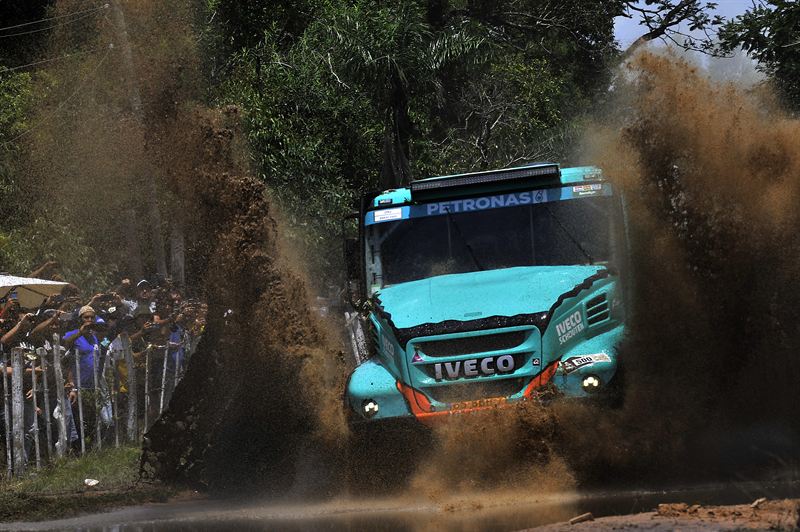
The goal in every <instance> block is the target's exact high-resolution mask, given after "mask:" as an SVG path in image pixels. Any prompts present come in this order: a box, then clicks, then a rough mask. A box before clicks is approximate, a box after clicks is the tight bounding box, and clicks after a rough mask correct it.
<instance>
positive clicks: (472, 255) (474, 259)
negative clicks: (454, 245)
mask: <svg viewBox="0 0 800 532" xmlns="http://www.w3.org/2000/svg"><path fill="white" fill-rule="evenodd" d="M445 212H446V213H447V220H448V221H450V222H451V223H452V224H453V227H455V228H456V234H457V235H458V237H459V238H460V239H461V241H462V242H463V243H464V247H466V248H467V253H469V256H470V258H471V259H472V262H474V263H475V267H476V268H478V271H480V272H482V271H484V270H485V269H486V268H484V267H483V266H481V263H480V262H478V257H476V256H475V252H474V251H473V250H472V246H470V245H469V242H468V241H467V239H466V238H465V237H464V233H462V232H461V228H460V227H459V226H458V224H457V223H456V221H455V220H454V219H453V216H452V214H451V213H450V209H448V208H446V207H445Z"/></svg>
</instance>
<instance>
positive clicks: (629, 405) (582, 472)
mask: <svg viewBox="0 0 800 532" xmlns="http://www.w3.org/2000/svg"><path fill="white" fill-rule="evenodd" d="M580 151H581V156H580V158H581V159H582V162H584V163H587V164H595V165H597V166H600V167H602V168H603V169H604V171H605V172H606V174H607V175H608V176H610V177H611V179H612V180H613V181H614V184H615V186H616V187H617V188H618V190H620V191H621V192H622V193H623V194H624V195H625V199H626V208H627V216H628V218H629V230H628V231H629V234H628V235H627V238H629V241H630V244H631V252H632V253H631V255H632V256H631V260H630V264H628V265H625V267H624V268H623V273H624V274H625V275H627V276H628V278H629V279H630V280H631V281H632V284H631V288H632V290H631V297H630V298H629V305H630V308H629V310H630V315H629V332H628V335H627V339H626V340H625V342H624V343H623V345H621V346H620V357H621V360H622V363H623V371H624V379H625V400H624V403H623V405H622V407H620V408H618V409H607V408H601V407H599V406H592V405H587V404H575V403H570V402H555V403H553V404H551V405H550V406H549V407H547V408H545V409H542V408H541V407H535V406H534V405H526V409H525V410H523V411H522V412H519V411H517V412H514V413H513V414H511V415H510V416H509V414H507V413H505V412H496V413H492V414H490V415H487V416H484V417H482V418H479V419H471V420H468V421H467V422H466V423H463V424H461V423H459V424H457V425H451V426H447V427H444V428H442V429H439V430H438V431H437V433H436V440H435V446H434V450H433V452H432V454H431V455H430V456H428V457H426V459H425V462H424V464H423V465H421V466H420V467H419V468H418V470H417V472H416V475H415V477H414V478H413V480H412V483H411V486H412V487H414V488H415V489H416V491H419V490H420V489H421V490H422V491H423V492H427V493H428V494H429V495H430V496H433V497H438V496H441V494H442V493H448V494H452V493H453V492H454V491H456V492H458V491H462V492H464V493H465V494H466V493H468V492H470V491H472V492H475V491H476V490H481V489H483V490H489V491H488V493H484V500H485V498H486V497H491V496H493V495H492V494H494V493H500V494H501V496H502V493H503V492H504V490H506V489H507V488H509V487H514V488H515V489H516V490H517V492H519V491H528V492H533V493H535V492H536V491H551V490H556V491H563V490H568V489H571V488H573V487H577V486H584V487H585V486H599V485H602V486H608V485H609V484H610V485H612V486H613V485H614V484H615V483H616V485H619V483H620V482H624V483H625V484H627V485H629V483H630V482H634V483H639V484H642V485H644V484H650V485H652V484H653V483H657V482H662V481H667V482H684V481H693V480H704V479H705V480H708V479H719V478H720V477H722V478H727V477H736V478H740V479H741V478H749V477H756V476H758V475H760V474H762V473H763V471H765V470H767V469H769V470H773V469H774V468H783V469H784V470H788V471H787V472H789V473H791V471H792V468H793V467H796V461H795V458H794V457H796V456H797V449H798V439H797V434H798V429H799V428H800V426H799V425H800V423H798V419H800V416H798V414H800V401H799V400H800V391H799V390H798V386H797V378H798V376H800V357H798V356H797V353H798V352H800V320H799V319H798V318H800V316H799V315H798V310H797V309H798V308H800V306H799V305H798V304H799V303H800V276H798V273H800V272H799V270H800V262H798V257H800V254H798V251H800V237H799V236H798V231H797V226H798V222H799V221H800V220H798V213H799V212H800V211H798V209H797V208H796V205H797V203H798V200H800V196H799V194H800V121H798V120H796V119H794V118H791V117H789V116H787V115H786V114H785V113H784V112H783V111H782V110H781V109H780V108H779V107H778V106H777V105H775V104H774V99H773V98H771V97H770V95H769V93H768V91H766V90H764V89H763V88H762V89H759V90H756V91H753V90H749V89H744V88H740V87H737V86H735V85H733V84H729V83H718V82H714V81H711V80H710V79H709V78H708V76H707V74H706V73H705V72H704V71H703V70H701V69H699V68H698V67H696V66H693V65H691V64H688V63H686V62H684V61H683V60H681V59H680V58H678V57H676V56H674V55H672V54H669V53H667V54H653V53H641V54H638V55H637V56H636V57H635V58H634V59H633V60H632V61H630V62H629V63H627V64H626V65H625V66H624V67H623V68H622V69H621V72H620V73H619V74H618V76H617V78H616V82H615V87H614V99H613V102H612V104H611V105H610V110H608V111H607V112H605V113H603V114H602V116H598V118H597V119H596V121H595V123H594V124H592V125H590V126H589V127H587V129H586V133H585V139H584V143H583V146H581V148H580Z"/></svg>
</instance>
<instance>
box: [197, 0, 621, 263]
mask: <svg viewBox="0 0 800 532" xmlns="http://www.w3.org/2000/svg"><path fill="white" fill-rule="evenodd" d="M621 5H622V4H620V3H597V2H590V1H588V0H578V1H572V2H568V1H566V0H559V1H556V2H551V3H549V4H548V5H547V6H542V5H541V3H539V2H535V1H533V0H528V1H523V2H519V1H513V2H512V1H506V2H499V3H493V4H491V5H490V4H484V3H479V2H448V1H446V0H439V1H424V2H423V1H421V0H417V1H400V0H391V1H385V2H384V1H381V2H379V1H377V0H352V1H345V0H318V1H316V2H314V1H311V0H306V1H302V2H299V3H297V6H299V7H298V9H299V11H300V12H301V14H302V15H301V17H300V18H301V19H302V20H301V21H300V22H298V21H297V20H295V19H294V18H292V16H291V15H290V14H289V12H288V11H284V10H271V9H267V8H264V7H258V6H256V5H254V4H247V3H243V2H241V1H240V0H215V1H214V2H213V3H212V4H211V9H212V10H214V11H215V13H216V15H215V22H213V24H212V28H211V29H210V30H209V31H210V32H211V33H215V34H216V35H217V36H218V37H217V42H221V43H226V44H225V45H224V46H221V47H219V48H218V49H217V52H218V54H219V55H218V56H217V58H216V60H215V64H224V65H225V66H224V67H222V69H220V70H221V71H222V72H224V73H225V74H224V75H221V76H220V79H221V80H222V81H221V82H220V83H219V85H218V87H217V89H216V94H217V101H218V102H219V103H225V104H231V103H232V104H236V105H238V106H239V107H240V108H241V110H242V112H243V113H242V114H243V116H244V119H245V125H246V129H247V133H248V136H249V140H250V145H251V149H252V154H253V162H254V165H255V167H256V169H257V171H258V173H259V174H260V175H261V176H262V178H263V179H264V180H265V181H266V182H267V183H268V184H269V185H270V187H271V190H272V191H273V193H274V195H275V198H276V199H277V200H278V201H279V202H280V203H281V204H282V205H283V206H284V211H285V212H286V213H287V215H288V216H289V218H290V222H291V223H290V226H294V227H295V228H300V229H299V231H298V233H297V234H298V235H300V234H302V238H303V239H304V240H307V241H308V240H309V239H310V242H307V243H308V244H310V248H311V249H312V250H314V251H316V252H317V253H318V254H319V256H320V258H321V260H319V263H320V264H319V266H320V267H321V269H322V270H323V271H325V270H328V269H330V268H329V267H330V266H331V262H332V261H335V260H337V259H338V254H339V248H338V246H339V244H338V241H337V239H336V238H331V237H332V236H334V235H336V234H337V233H338V227H339V220H340V218H341V216H342V215H343V214H345V213H347V212H348V211H349V210H350V206H351V204H352V201H353V200H354V199H355V198H357V197H358V196H359V195H360V194H362V193H363V192H365V191H366V190H370V189H375V188H378V187H386V186H391V181H392V179H391V178H392V176H393V175H394V182H398V181H405V180H407V179H409V178H410V177H413V178H417V177H425V176H428V175H435V174H441V173H445V172H452V171H469V170H474V169H479V168H487V167H490V166H495V167H497V166H505V165H508V164H511V163H519V162H522V161H527V160H535V159H555V160H562V159H563V158H564V156H565V154H566V145H567V144H568V143H569V141H570V140H571V136H570V132H572V131H574V128H572V127H571V126H570V124H572V123H573V122H574V121H575V120H578V119H580V117H581V115H582V113H583V112H584V110H585V109H587V107H588V105H587V104H588V102H589V101H590V100H591V98H592V97H593V95H594V94H595V91H596V90H597V89H598V88H600V87H603V84H604V81H605V79H606V68H605V67H606V63H607V61H608V60H609V59H611V58H612V57H614V55H615V54H616V48H615V45H614V39H613V17H614V16H615V15H617V14H619V12H620V10H621ZM234 27H235V28H236V29H235V30H234V29H232V28H234ZM225 50H227V51H225ZM387 176H388V178H389V179H388V180H387Z"/></svg>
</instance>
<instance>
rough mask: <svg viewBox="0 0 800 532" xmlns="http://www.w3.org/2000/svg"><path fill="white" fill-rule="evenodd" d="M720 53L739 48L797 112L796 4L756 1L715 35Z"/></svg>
mask: <svg viewBox="0 0 800 532" xmlns="http://www.w3.org/2000/svg"><path fill="white" fill-rule="evenodd" d="M719 37H720V41H721V43H722V49H723V50H725V51H734V50H737V49H738V48H739V47H741V48H743V49H744V50H745V51H746V52H747V53H748V54H749V55H750V56H752V57H753V58H755V59H756V60H757V61H758V63H759V69H760V70H761V71H763V72H764V73H765V74H767V75H768V76H770V77H771V78H772V79H773V80H774V81H775V84H776V85H777V87H778V88H779V90H780V91H781V93H782V94H783V96H784V97H785V98H786V100H787V102H788V103H789V104H790V105H791V106H792V107H793V108H795V109H800V4H799V3H797V2H795V1H790V0H759V2H758V4H754V5H753V7H752V8H750V9H749V10H747V11H746V12H745V13H744V14H743V15H739V16H738V17H736V18H735V19H734V20H732V21H731V22H729V23H727V24H726V25H725V26H724V27H723V28H722V30H721V31H720V34H719Z"/></svg>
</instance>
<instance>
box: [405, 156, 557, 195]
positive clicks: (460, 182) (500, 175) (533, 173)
mask: <svg viewBox="0 0 800 532" xmlns="http://www.w3.org/2000/svg"><path fill="white" fill-rule="evenodd" d="M560 175H561V170H560V169H559V167H558V165H557V164H542V165H536V166H525V167H522V168H511V169H508V170H491V171H488V172H475V173H472V174H461V175H454V176H448V177H439V178H433V179H424V180H421V181H413V182H412V183H411V195H412V196H413V195H414V193H419V192H432V191H435V190H441V191H445V190H447V189H455V188H463V187H472V186H476V185H486V184H494V183H515V182H518V181H522V180H525V179H530V178H532V177H559V176H560Z"/></svg>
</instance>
